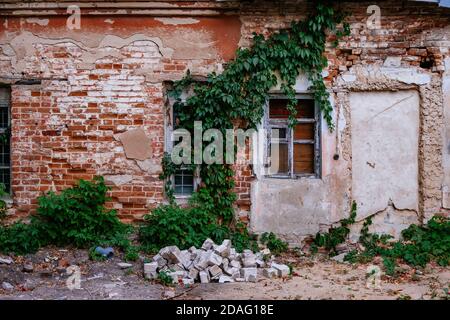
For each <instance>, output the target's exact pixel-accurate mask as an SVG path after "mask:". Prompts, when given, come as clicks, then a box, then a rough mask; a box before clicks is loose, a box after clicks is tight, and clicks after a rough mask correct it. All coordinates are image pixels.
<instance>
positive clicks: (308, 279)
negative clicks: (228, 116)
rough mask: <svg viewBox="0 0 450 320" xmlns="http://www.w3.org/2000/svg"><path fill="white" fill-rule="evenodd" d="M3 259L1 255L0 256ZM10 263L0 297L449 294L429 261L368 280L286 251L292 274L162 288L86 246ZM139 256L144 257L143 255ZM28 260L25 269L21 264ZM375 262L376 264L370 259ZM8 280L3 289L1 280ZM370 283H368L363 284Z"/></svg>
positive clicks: (352, 268) (2, 267)
mask: <svg viewBox="0 0 450 320" xmlns="http://www.w3.org/2000/svg"><path fill="white" fill-rule="evenodd" d="M0 257H1V258H6V257H5V256H0ZM12 258H13V261H14V262H13V263H12V264H10V265H6V264H0V299H2V300H4V299H50V300H71V299H106V300H109V299H112V300H114V299H147V300H148V299H195V300H197V299H232V300H234V299H242V300H248V299H262V300H264V299H333V300H335V299H346V300H348V299H448V298H449V294H448V293H447V292H446V290H448V288H449V286H450V268H442V267H439V266H436V265H432V264H430V265H428V266H427V267H426V268H425V269H413V268H411V267H408V266H406V265H402V266H400V267H399V269H398V276H397V277H395V278H391V277H388V276H386V275H382V276H381V278H380V279H379V282H377V281H375V282H373V281H372V282H368V279H367V268H368V267H369V265H349V264H345V263H339V262H336V261H332V260H329V259H326V258H324V257H320V256H319V257H314V258H310V257H296V256H293V255H286V256H283V257H280V259H279V260H280V261H282V262H284V263H289V264H291V265H292V266H293V267H294V269H293V270H294V272H293V275H292V277H290V278H287V279H267V278H264V277H263V276H262V275H261V276H259V278H258V279H259V281H258V282H257V283H230V284H217V283H211V284H195V285H194V286H192V287H182V286H175V287H165V286H163V285H161V284H159V283H157V282H154V281H148V280H145V279H144V277H143V275H142V263H143V262H142V260H141V261H137V262H132V264H133V267H132V268H129V269H121V268H120V267H119V266H118V265H117V263H119V262H123V261H122V260H121V259H120V257H113V258H112V259H109V260H106V261H103V262H94V261H91V260H89V255H88V252H87V251H86V250H58V249H53V248H50V249H49V248H47V249H43V250H41V251H39V252H38V253H36V254H34V255H29V256H25V257H12ZM142 258H144V257H142ZM29 262H31V263H32V264H33V270H32V271H31V270H28V271H31V272H26V271H25V270H24V268H23V266H24V264H29ZM373 264H374V265H376V264H379V265H381V262H380V261H374V262H373ZM73 265H76V266H78V267H79V268H80V272H81V277H80V279H81V284H80V287H81V289H72V290H70V289H69V288H68V287H67V284H66V281H67V280H68V278H69V277H70V275H68V274H67V272H66V271H67V267H69V266H73ZM4 282H8V283H9V284H11V285H12V288H11V287H9V288H7V290H5V289H4V288H2V286H1V285H2V284H3V283H4ZM368 283H369V284H371V285H369V287H368V286H367V284H368Z"/></svg>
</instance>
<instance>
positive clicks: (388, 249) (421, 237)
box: [344, 216, 450, 275]
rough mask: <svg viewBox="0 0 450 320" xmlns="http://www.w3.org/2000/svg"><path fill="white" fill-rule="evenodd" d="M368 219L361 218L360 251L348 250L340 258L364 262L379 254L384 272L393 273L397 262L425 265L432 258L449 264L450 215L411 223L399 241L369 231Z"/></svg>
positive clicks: (446, 264) (439, 262)
mask: <svg viewBox="0 0 450 320" xmlns="http://www.w3.org/2000/svg"><path fill="white" fill-rule="evenodd" d="M371 224H372V220H371V219H370V218H369V219H367V220H366V221H365V222H364V226H363V228H362V230H361V236H360V242H361V244H362V245H363V247H364V250H362V251H356V250H354V251H352V252H350V253H349V254H348V255H346V257H345V258H344V259H345V260H346V261H349V262H353V263H354V262H363V263H364V262H368V261H371V260H372V259H373V258H374V257H375V256H381V257H382V258H383V265H384V267H385V271H386V274H388V275H395V268H396V266H397V262H398V261H399V260H400V261H404V262H405V263H407V264H409V265H411V266H419V267H425V266H426V265H427V264H428V263H429V262H431V261H435V262H436V263H438V264H439V265H441V266H448V265H450V219H449V218H447V217H441V216H434V217H433V218H432V219H430V220H429V221H428V223H427V224H426V225H424V226H418V225H415V224H413V225H411V226H409V227H408V228H407V229H405V230H403V231H402V237H401V240H400V241H390V239H392V237H390V236H388V235H377V234H372V233H369V231H368V229H369V226H370V225H371Z"/></svg>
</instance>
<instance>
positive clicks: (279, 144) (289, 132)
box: [266, 97, 320, 178]
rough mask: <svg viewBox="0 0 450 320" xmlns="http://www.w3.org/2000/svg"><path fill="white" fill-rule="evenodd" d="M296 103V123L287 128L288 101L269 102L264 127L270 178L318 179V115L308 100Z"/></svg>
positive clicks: (302, 99) (311, 100)
mask: <svg viewBox="0 0 450 320" xmlns="http://www.w3.org/2000/svg"><path fill="white" fill-rule="evenodd" d="M297 102H298V103H297V106H296V109H297V114H296V119H297V123H296V125H295V126H294V127H293V128H290V127H289V125H288V117H289V111H288V110H287V103H288V100H287V99H285V98H272V99H270V100H269V105H268V115H267V117H266V127H267V129H268V140H269V141H268V144H267V145H268V157H269V161H268V163H269V165H270V170H269V173H270V175H272V176H280V177H292V178H295V177H298V176H319V175H320V144H319V142H320V139H319V131H320V130H319V119H320V118H319V112H318V109H317V106H316V104H315V102H314V100H313V99H311V98H303V97H299V98H298V100H297Z"/></svg>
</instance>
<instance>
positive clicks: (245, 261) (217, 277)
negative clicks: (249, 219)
mask: <svg viewBox="0 0 450 320" xmlns="http://www.w3.org/2000/svg"><path fill="white" fill-rule="evenodd" d="M273 259H274V257H273V256H271V255H270V250H269V249H265V250H263V251H261V252H258V253H253V252H252V251H251V250H244V252H242V253H238V252H236V249H234V248H232V247H231V241H230V240H224V241H223V243H222V244H221V245H216V244H215V243H214V242H213V241H212V240H211V239H207V240H205V242H204V243H203V245H202V247H201V248H200V249H197V248H195V247H191V248H189V249H188V250H180V249H178V247H176V246H170V247H165V248H162V249H161V250H160V251H159V253H158V254H157V255H155V256H154V257H153V262H150V263H144V275H145V277H146V278H147V279H157V278H158V275H159V273H160V272H165V273H166V274H168V275H170V276H171V277H172V279H173V282H174V283H183V284H184V285H189V284H193V283H194V282H201V283H209V282H213V281H217V282H219V283H226V282H246V281H248V282H256V281H257V279H258V269H259V270H262V274H263V275H264V276H265V277H268V278H274V277H286V276H288V275H289V267H288V266H287V265H284V264H278V263H275V262H273Z"/></svg>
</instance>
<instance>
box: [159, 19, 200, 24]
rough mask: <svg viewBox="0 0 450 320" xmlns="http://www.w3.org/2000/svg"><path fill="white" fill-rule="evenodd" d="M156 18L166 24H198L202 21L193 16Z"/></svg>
mask: <svg viewBox="0 0 450 320" xmlns="http://www.w3.org/2000/svg"><path fill="white" fill-rule="evenodd" d="M155 20H157V21H159V22H162V23H163V24H165V25H180V24H196V23H199V22H200V21H199V20H197V19H193V18H155Z"/></svg>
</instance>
